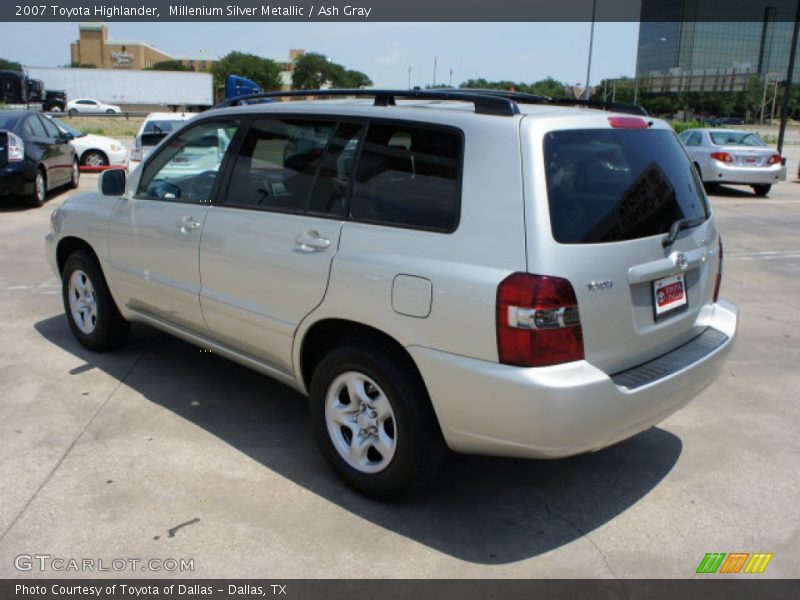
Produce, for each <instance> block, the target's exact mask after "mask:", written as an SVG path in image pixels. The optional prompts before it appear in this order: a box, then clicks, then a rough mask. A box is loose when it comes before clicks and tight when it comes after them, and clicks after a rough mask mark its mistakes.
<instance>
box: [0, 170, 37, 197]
mask: <svg viewBox="0 0 800 600" xmlns="http://www.w3.org/2000/svg"><path fill="white" fill-rule="evenodd" d="M32 193H33V177H28V174H27V173H26V169H25V163H24V162H16V163H8V164H7V165H6V166H5V167H3V168H1V169H0V195H2V196H5V195H7V194H14V195H17V196H26V195H28V194H32Z"/></svg>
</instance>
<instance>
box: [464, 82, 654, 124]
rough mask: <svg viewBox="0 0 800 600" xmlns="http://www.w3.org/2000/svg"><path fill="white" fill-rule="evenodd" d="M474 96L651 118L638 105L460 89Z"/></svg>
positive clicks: (478, 89) (490, 90)
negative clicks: (482, 95)
mask: <svg viewBox="0 0 800 600" xmlns="http://www.w3.org/2000/svg"><path fill="white" fill-rule="evenodd" d="M459 89H464V90H466V91H469V92H470V93H473V94H479V93H483V94H486V95H491V96H497V97H500V98H508V99H509V100H513V101H514V102H517V103H519V104H554V105H556V106H585V107H586V108H596V109H598V110H608V111H612V112H620V113H627V114H631V115H640V116H643V117H649V116H650V113H648V112H647V110H646V109H645V108H644V107H643V106H640V105H638V104H625V103H624V102H604V101H603V100H583V99H574V98H553V97H551V96H540V95H537V94H528V93H526V92H512V91H506V90H497V89H480V88H459Z"/></svg>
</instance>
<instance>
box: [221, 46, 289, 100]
mask: <svg viewBox="0 0 800 600" xmlns="http://www.w3.org/2000/svg"><path fill="white" fill-rule="evenodd" d="M211 74H212V75H213V76H214V84H215V85H217V86H221V85H224V84H225V78H226V77H227V76H228V75H240V76H241V77H246V78H247V79H251V80H253V81H255V82H256V83H257V84H258V85H259V86H261V89H263V90H264V91H270V90H278V89H280V87H281V70H280V67H279V66H278V63H276V62H275V61H274V60H271V59H269V58H262V57H261V56H256V55H255V54H246V53H244V52H231V53H229V54H227V55H225V56H224V57H222V58H221V59H220V60H218V61H217V62H215V63H214V64H213V65H212V66H211Z"/></svg>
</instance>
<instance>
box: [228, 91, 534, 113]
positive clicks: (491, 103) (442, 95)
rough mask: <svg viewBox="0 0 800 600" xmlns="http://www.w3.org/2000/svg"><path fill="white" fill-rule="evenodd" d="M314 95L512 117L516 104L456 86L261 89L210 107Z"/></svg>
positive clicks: (510, 99) (510, 100) (492, 95)
mask: <svg viewBox="0 0 800 600" xmlns="http://www.w3.org/2000/svg"><path fill="white" fill-rule="evenodd" d="M309 96H315V97H317V98H335V97H347V96H353V97H356V98H359V97H369V98H375V106H394V105H395V104H397V102H396V100H397V99H398V98H400V99H417V100H455V101H459V102H472V103H473V104H474V105H475V112H476V113H478V114H482V115H496V116H501V117H512V116H514V115H516V114H519V107H518V106H517V104H516V102H515V101H514V100H513V99H512V98H507V97H505V96H502V95H499V94H497V95H495V94H486V93H477V92H473V91H469V92H462V91H460V90H456V89H448V90H364V89H358V90H292V91H287V92H265V93H263V94H249V95H247V96H238V97H236V98H229V99H227V100H223V101H222V102H220V103H219V104H217V105H216V106H215V107H214V108H223V107H225V106H241V105H244V104H252V103H253V101H254V100H255V101H257V100H262V99H271V98H304V97H309Z"/></svg>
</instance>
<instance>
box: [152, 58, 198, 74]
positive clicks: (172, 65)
mask: <svg viewBox="0 0 800 600" xmlns="http://www.w3.org/2000/svg"><path fill="white" fill-rule="evenodd" d="M191 70H192V68H191V67H187V66H186V65H185V64H183V63H182V62H181V61H179V60H162V61H161V62H157V63H155V64H153V65H150V66H149V67H147V68H146V69H145V71H191Z"/></svg>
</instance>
